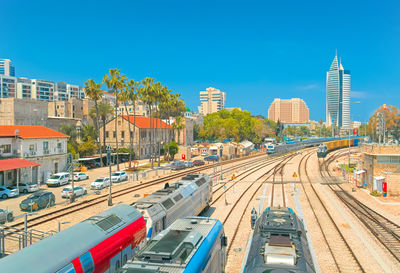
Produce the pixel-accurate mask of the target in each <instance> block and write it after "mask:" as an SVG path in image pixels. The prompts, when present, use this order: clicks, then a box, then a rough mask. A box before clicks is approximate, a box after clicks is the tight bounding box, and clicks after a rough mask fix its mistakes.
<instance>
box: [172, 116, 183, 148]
mask: <svg viewBox="0 0 400 273" xmlns="http://www.w3.org/2000/svg"><path fill="white" fill-rule="evenodd" d="M172 128H173V129H174V130H178V141H177V142H178V144H179V139H180V138H181V130H182V129H184V128H185V125H184V124H183V118H182V116H177V117H176V118H175V122H174V123H173V124H172Z"/></svg>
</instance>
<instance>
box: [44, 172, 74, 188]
mask: <svg viewBox="0 0 400 273" xmlns="http://www.w3.org/2000/svg"><path fill="white" fill-rule="evenodd" d="M70 177H71V175H70V174H69V173H56V174H53V175H52V176H50V178H48V179H47V180H46V184H47V186H48V187H51V186H61V185H66V184H68V183H69V180H70Z"/></svg>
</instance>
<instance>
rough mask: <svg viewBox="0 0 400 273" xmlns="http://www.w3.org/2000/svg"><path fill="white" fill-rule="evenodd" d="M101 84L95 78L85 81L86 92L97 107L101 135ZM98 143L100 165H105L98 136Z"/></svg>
mask: <svg viewBox="0 0 400 273" xmlns="http://www.w3.org/2000/svg"><path fill="white" fill-rule="evenodd" d="M100 87H101V84H97V83H96V82H95V81H94V80H93V79H89V80H88V81H87V82H85V93H86V96H88V97H89V98H90V99H92V100H93V101H94V106H95V108H96V131H97V135H98V136H100V132H99V129H100V128H99V109H98V103H97V102H98V101H99V100H100V99H101V96H102V91H101V89H100ZM96 140H97V144H98V146H99V154H100V166H101V167H103V155H102V151H101V145H100V140H99V139H98V138H96Z"/></svg>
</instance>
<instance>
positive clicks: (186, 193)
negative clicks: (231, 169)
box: [132, 173, 212, 240]
mask: <svg viewBox="0 0 400 273" xmlns="http://www.w3.org/2000/svg"><path fill="white" fill-rule="evenodd" d="M211 201H212V184H211V178H210V177H209V176H208V175H207V174H203V173H198V174H188V175H186V176H185V177H183V178H181V180H178V181H176V182H174V183H171V184H169V183H166V184H165V186H164V188H163V189H161V190H158V191H156V192H153V193H152V194H150V195H148V196H146V197H144V198H142V199H139V200H138V201H136V202H135V203H133V204H132V205H133V206H134V207H135V208H136V209H138V210H139V211H140V212H141V213H142V214H143V217H144V219H145V221H146V227H147V239H148V240H149V239H151V238H153V237H154V236H155V235H157V234H158V233H160V232H161V231H162V230H164V229H166V228H167V227H168V226H169V225H171V224H172V223H173V222H174V221H175V220H176V219H178V218H181V217H185V216H192V215H199V214H200V213H201V212H202V211H203V210H204V209H205V208H208V206H209V204H210V202H211Z"/></svg>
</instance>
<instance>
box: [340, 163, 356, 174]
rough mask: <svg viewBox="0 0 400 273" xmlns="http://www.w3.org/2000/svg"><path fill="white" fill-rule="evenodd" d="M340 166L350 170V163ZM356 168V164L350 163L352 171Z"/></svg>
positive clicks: (347, 170)
mask: <svg viewBox="0 0 400 273" xmlns="http://www.w3.org/2000/svg"><path fill="white" fill-rule="evenodd" d="M340 168H342V169H344V170H345V171H346V172H349V164H342V165H340ZM355 168H356V164H350V173H353V172H354V169H355Z"/></svg>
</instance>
